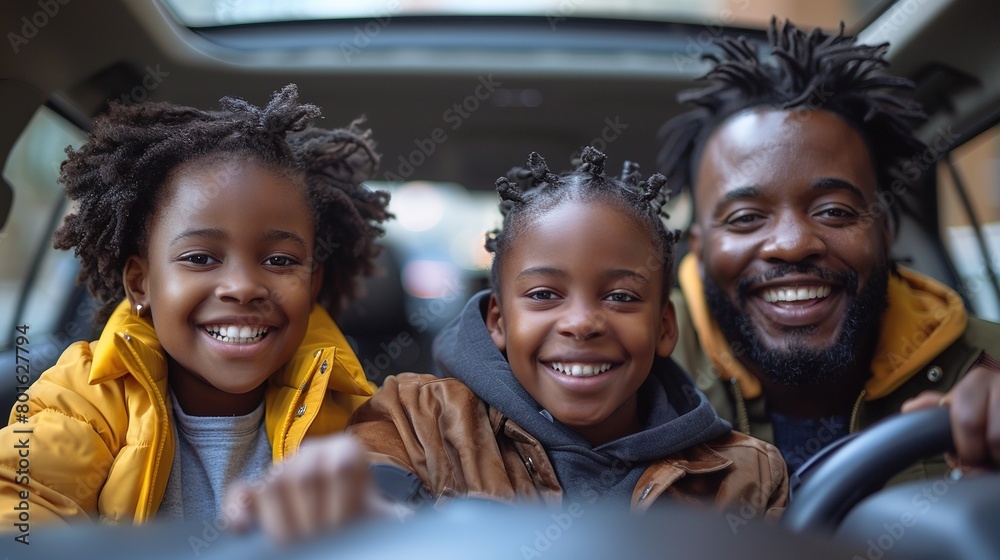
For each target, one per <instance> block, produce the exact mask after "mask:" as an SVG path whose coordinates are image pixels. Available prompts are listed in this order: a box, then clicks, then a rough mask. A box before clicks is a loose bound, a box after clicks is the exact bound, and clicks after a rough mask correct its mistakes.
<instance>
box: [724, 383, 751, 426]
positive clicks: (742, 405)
mask: <svg viewBox="0 0 1000 560" xmlns="http://www.w3.org/2000/svg"><path fill="white" fill-rule="evenodd" d="M729 387H730V389H731V390H732V392H733V397H734V398H735V399H736V422H737V424H739V429H740V431H741V432H743V433H744V434H746V435H750V414H749V413H748V412H747V403H746V401H745V400H743V393H742V392H741V391H740V384H739V383H737V382H736V378H735V377H734V378H732V379H730V380H729Z"/></svg>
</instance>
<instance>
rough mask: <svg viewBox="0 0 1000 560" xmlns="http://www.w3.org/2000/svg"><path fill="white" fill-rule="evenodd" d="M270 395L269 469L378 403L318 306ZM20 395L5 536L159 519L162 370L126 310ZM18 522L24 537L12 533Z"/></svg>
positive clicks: (166, 421)
mask: <svg viewBox="0 0 1000 560" xmlns="http://www.w3.org/2000/svg"><path fill="white" fill-rule="evenodd" d="M267 383H268V385H267V389H266V392H265V411H266V412H265V416H264V418H265V420H264V423H265V426H266V429H267V435H268V439H269V440H270V442H271V445H272V448H273V457H274V460H275V461H279V460H281V459H283V458H285V457H286V456H288V455H290V454H292V453H294V452H295V451H296V450H297V449H298V447H299V445H300V444H301V443H302V440H303V438H304V437H305V436H307V435H310V436H312V435H320V434H326V433H330V432H335V431H338V430H342V429H343V428H344V427H345V426H346V425H347V420H348V418H350V415H351V413H352V412H353V411H354V410H355V409H356V408H357V407H358V406H360V405H361V404H362V403H363V402H365V401H366V400H367V399H368V397H370V396H371V394H372V392H373V390H372V386H371V384H369V382H368V381H367V380H366V379H365V375H364V372H363V371H362V369H361V365H360V364H359V363H358V360H357V357H355V355H354V352H353V351H352V350H351V347H350V345H349V344H348V343H347V340H346V339H345V338H344V335H343V334H342V333H341V332H340V329H339V328H338V327H337V325H336V324H335V323H334V322H333V319H332V318H331V317H330V315H329V314H328V313H327V312H326V311H325V310H324V309H323V308H322V307H320V306H316V307H315V308H314V309H313V311H312V314H311V315H310V317H309V329H308V332H307V333H306V337H305V339H304V340H303V343H302V345H301V346H300V347H299V349H298V350H297V351H296V353H295V355H294V356H293V357H292V359H291V360H290V361H289V363H288V364H287V365H286V366H285V367H284V368H283V369H282V370H280V371H278V372H277V373H275V374H274V375H273V376H271V378H270V379H269V380H268V382H267ZM27 394H28V397H29V398H28V400H27V402H26V403H25V404H27V406H28V413H27V415H26V418H20V417H19V416H18V413H17V412H16V410H17V409H16V408H15V411H12V412H11V416H10V424H9V425H8V426H7V427H6V428H3V429H2V430H0V522H2V527H3V529H0V530H2V531H5V532H7V531H20V532H22V533H23V532H25V530H26V529H30V527H31V526H39V525H43V524H48V523H52V522H57V521H59V520H63V521H67V522H71V521H84V522H86V521H88V520H100V521H101V522H104V523H111V524H116V523H136V524H138V523H143V522H146V521H148V520H150V519H152V518H153V517H155V516H156V512H157V510H158V509H159V507H160V502H161V500H162V499H163V492H164V489H165V488H166V485H167V478H168V476H169V474H170V467H171V464H172V461H173V455H174V439H173V429H172V427H171V422H172V421H173V417H172V412H171V408H170V407H169V406H167V403H166V400H165V396H166V394H167V362H166V358H165V355H164V353H163V349H162V347H161V346H160V343H159V341H158V340H157V337H156V332H155V331H154V330H153V327H152V324H151V323H150V322H149V321H148V320H147V319H142V318H138V317H135V316H132V315H131V314H130V313H129V306H128V304H127V302H123V304H122V305H120V306H119V307H118V309H116V310H115V313H114V314H113V315H112V316H111V318H110V319H109V320H108V322H107V325H106V326H105V328H104V332H103V333H102V334H101V338H100V340H98V341H97V342H91V343H87V342H77V343H75V344H73V345H72V346H70V347H69V348H67V349H66V351H65V352H63V354H62V356H61V357H60V358H59V361H58V362H57V363H56V365H54V366H52V368H50V369H49V370H48V371H46V372H45V373H43V374H42V375H41V376H40V377H39V379H38V380H37V381H36V382H35V383H34V384H33V385H31V387H30V388H29V389H28V391H27ZM22 410H23V409H22ZM25 519H28V520H29V526H28V527H25V526H18V525H17V524H19V523H25V521H24V520H25Z"/></svg>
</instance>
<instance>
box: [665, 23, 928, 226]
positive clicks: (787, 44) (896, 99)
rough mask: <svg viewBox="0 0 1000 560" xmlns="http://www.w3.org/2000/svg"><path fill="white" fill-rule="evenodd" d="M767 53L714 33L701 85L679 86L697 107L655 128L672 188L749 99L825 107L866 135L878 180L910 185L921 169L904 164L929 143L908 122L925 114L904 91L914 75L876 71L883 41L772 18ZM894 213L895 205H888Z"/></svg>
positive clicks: (885, 185) (754, 103)
mask: <svg viewBox="0 0 1000 560" xmlns="http://www.w3.org/2000/svg"><path fill="white" fill-rule="evenodd" d="M768 43H769V45H770V49H771V53H772V54H773V58H772V59H765V58H764V57H762V56H761V55H760V54H759V52H758V47H757V44H756V43H751V42H750V41H748V40H747V39H746V38H745V37H742V36H740V37H738V38H732V37H723V38H721V39H718V40H716V44H717V45H718V46H719V48H720V49H721V50H722V55H723V56H722V57H720V56H716V55H715V54H706V55H705V56H704V57H703V58H705V59H707V60H710V61H711V62H712V63H713V65H714V66H713V68H712V70H710V71H709V72H708V73H707V74H706V75H705V76H703V77H702V78H701V79H702V80H709V81H711V82H712V83H711V85H708V86H706V87H704V88H701V89H694V90H688V91H684V92H681V93H680V94H679V95H678V101H680V102H682V103H688V104H691V105H694V106H695V109H693V110H691V111H689V112H687V113H683V114H681V115H678V116H676V117H674V118H672V119H671V120H669V121H668V122H667V123H666V124H664V125H663V128H662V129H661V130H660V138H661V139H662V141H663V146H662V149H661V151H660V154H659V162H658V163H659V165H660V169H662V170H663V171H664V173H666V175H667V177H668V179H669V181H670V184H671V186H672V188H674V189H675V190H676V189H682V188H691V187H692V186H693V185H694V181H695V177H694V172H695V170H696V169H697V166H698V162H699V160H700V158H701V151H702V149H703V148H704V146H705V143H706V142H707V141H708V137H709V136H710V135H711V133H712V131H713V130H715V128H716V127H718V126H719V125H721V124H722V123H723V122H724V121H725V120H726V119H728V118H729V117H730V116H732V115H734V114H736V113H739V112H741V111H743V110H745V109H749V108H752V107H760V106H764V107H774V108H777V109H782V110H815V109H821V110H824V111H829V112H831V113H833V114H835V115H837V116H838V117H840V118H841V119H843V120H844V121H846V122H847V123H848V124H850V125H851V126H853V127H854V129H855V130H856V131H857V132H858V133H859V134H860V135H861V137H862V138H864V139H865V141H866V143H867V145H868V150H869V153H870V154H871V158H872V162H873V165H874V167H875V173H876V177H877V179H878V188H879V189H881V190H888V189H889V188H890V186H891V185H894V184H896V185H905V186H906V187H907V188H908V187H911V186H912V184H913V181H914V180H916V179H917V178H918V177H912V176H909V175H913V174H912V173H904V165H905V163H906V162H907V161H909V160H910V159H911V158H913V157H914V156H916V155H917V154H920V153H921V152H923V151H924V150H925V149H926V146H925V145H924V144H923V142H921V141H920V140H919V139H918V138H917V137H916V136H915V135H914V133H913V128H912V126H913V125H914V124H916V123H917V122H920V121H921V120H922V119H923V118H924V114H923V112H922V111H921V109H920V106H919V104H918V103H917V102H916V101H914V100H913V99H911V98H910V97H907V96H904V95H903V94H904V93H905V92H908V91H909V90H912V89H913V83H912V82H911V81H909V80H907V79H905V78H902V77H896V76H888V75H884V74H882V73H880V71H881V70H882V69H883V68H884V67H885V66H887V65H888V62H887V61H886V60H885V54H886V52H887V51H888V49H889V44H888V43H883V44H880V45H874V46H870V45H861V44H856V43H855V37H850V36H845V35H844V25H843V23H841V25H840V31H839V33H837V34H836V35H833V34H827V33H824V32H823V31H822V30H820V29H814V30H813V31H811V32H809V33H806V32H804V31H801V30H799V29H798V28H796V27H795V26H794V25H793V24H792V23H790V22H787V21H786V22H785V24H784V25H783V26H782V27H781V28H779V27H778V23H777V19H776V18H772V19H771V24H770V27H769V29H768ZM892 210H893V212H894V213H895V211H896V207H895V206H893V207H892Z"/></svg>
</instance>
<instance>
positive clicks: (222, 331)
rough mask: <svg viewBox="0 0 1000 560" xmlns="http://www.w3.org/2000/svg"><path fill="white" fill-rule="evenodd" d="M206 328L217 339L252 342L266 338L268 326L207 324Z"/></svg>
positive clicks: (239, 342)
mask: <svg viewBox="0 0 1000 560" xmlns="http://www.w3.org/2000/svg"><path fill="white" fill-rule="evenodd" d="M205 330H206V331H207V332H208V334H209V335H211V336H212V338H214V339H215V340H220V341H222V342H229V343H232V344H250V343H252V342H257V341H258V340H260V339H262V338H264V335H265V334H267V330H268V327H251V326H247V325H243V326H238V325H205Z"/></svg>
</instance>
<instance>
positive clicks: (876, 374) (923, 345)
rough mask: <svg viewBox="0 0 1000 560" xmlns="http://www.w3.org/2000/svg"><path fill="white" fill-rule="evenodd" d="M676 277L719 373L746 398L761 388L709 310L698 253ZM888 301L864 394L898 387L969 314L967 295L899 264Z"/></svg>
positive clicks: (952, 336)
mask: <svg viewBox="0 0 1000 560" xmlns="http://www.w3.org/2000/svg"><path fill="white" fill-rule="evenodd" d="M677 280H678V283H679V284H680V287H681V291H682V292H683V293H684V300H685V302H687V305H688V309H689V311H690V313H691V319H692V322H693V323H694V327H695V330H696V331H697V333H698V339H699V341H700V343H701V346H702V348H704V350H705V353H706V354H707V355H708V356H709V359H711V361H712V365H714V366H715V369H716V371H718V372H719V376H720V377H721V378H723V379H726V380H730V379H735V380H736V381H737V383H738V385H739V388H740V392H741V393H742V394H743V395H744V397H746V398H751V399H752V398H755V397H758V396H760V394H761V385H760V381H758V380H757V378H756V377H754V376H753V375H752V374H751V373H750V372H749V371H748V370H747V369H746V368H745V367H744V366H743V364H742V363H740V361H739V360H738V359H737V358H736V357H735V356H734V355H733V354H732V351H731V350H730V348H731V346H730V345H729V343H728V342H727V341H726V338H725V336H723V334H722V330H721V329H720V328H719V325H718V323H716V322H715V319H713V318H712V316H711V314H710V313H709V312H708V304H707V302H706V301H705V289H704V286H703V285H702V282H701V272H700V266H699V264H698V258H697V256H696V255H694V254H693V253H688V255H687V256H685V257H684V258H683V259H682V260H681V264H680V267H679V268H678V274H677ZM888 298H889V306H888V308H887V309H886V311H885V313H884V314H883V315H882V319H881V321H882V324H881V327H880V333H879V343H878V346H877V347H876V349H875V358H874V359H873V360H872V364H871V374H872V376H871V378H870V379H869V380H868V382H867V383H866V384H865V400H874V399H877V398H880V397H884V396H886V395H888V394H889V393H891V392H892V391H894V390H896V389H897V388H898V387H899V386H900V385H902V384H903V383H905V382H906V380H908V379H909V378H910V377H912V376H913V374H915V373H916V372H917V371H919V370H920V368H921V367H923V366H924V365H925V364H926V363H927V362H928V361H930V360H931V359H932V358H933V357H934V356H936V355H938V354H940V353H941V352H942V351H944V349H945V348H947V347H948V346H950V345H951V344H952V343H953V342H955V341H956V340H958V338H959V337H960V336H961V335H962V332H964V331H965V326H966V324H967V322H968V315H967V314H966V311H965V307H964V305H963V304H962V298H961V297H959V295H958V294H957V293H955V292H954V291H953V290H951V289H950V288H948V287H947V286H945V285H944V284H941V283H939V282H937V281H935V280H933V279H931V278H930V277H928V276H924V275H923V274H920V273H918V272H916V271H913V270H909V269H906V268H902V267H900V268H899V276H896V275H890V277H889V282H888Z"/></svg>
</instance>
